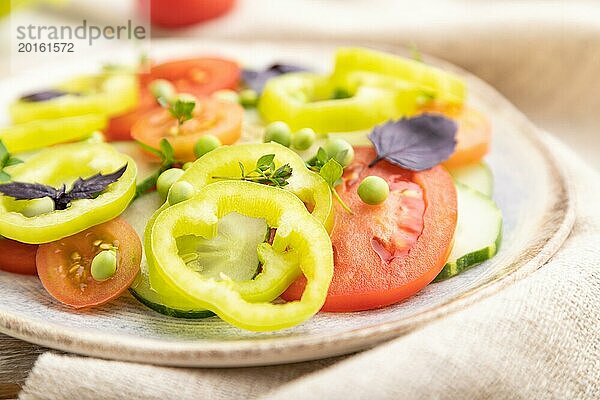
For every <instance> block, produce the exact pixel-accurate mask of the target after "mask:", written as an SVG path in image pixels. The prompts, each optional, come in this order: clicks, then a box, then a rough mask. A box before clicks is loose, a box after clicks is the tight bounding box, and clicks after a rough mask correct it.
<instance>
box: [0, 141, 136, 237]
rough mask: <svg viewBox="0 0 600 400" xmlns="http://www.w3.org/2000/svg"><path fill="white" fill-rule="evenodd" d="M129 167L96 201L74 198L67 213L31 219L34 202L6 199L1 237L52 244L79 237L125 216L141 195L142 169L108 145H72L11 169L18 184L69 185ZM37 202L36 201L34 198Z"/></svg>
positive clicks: (1, 199)
mask: <svg viewBox="0 0 600 400" xmlns="http://www.w3.org/2000/svg"><path fill="white" fill-rule="evenodd" d="M124 164H127V169H126V171H125V173H124V174H123V175H122V176H121V178H119V180H118V181H117V182H114V183H112V184H110V185H109V186H108V187H107V188H106V189H105V190H104V191H103V192H102V193H101V194H100V195H99V196H97V197H96V198H93V199H79V200H73V201H72V202H71V203H70V205H69V206H68V207H67V208H66V209H64V210H55V211H51V212H48V213H45V214H41V215H37V216H32V217H27V216H25V215H23V213H22V212H21V211H23V210H24V209H25V207H27V205H28V204H29V203H30V200H15V199H13V198H12V197H9V196H4V195H0V235H1V236H4V237H7V238H10V239H13V240H17V241H19V242H23V243H33V244H38V243H48V242H53V241H55V240H59V239H62V238H64V237H67V236H71V235H74V234H75V233H78V232H81V231H83V230H85V229H87V228H89V227H91V226H95V225H98V224H101V223H103V222H106V221H108V220H111V219H113V218H115V217H117V216H118V215H120V214H121V213H122V212H123V211H124V210H125V209H126V208H127V206H128V205H129V202H130V201H131V199H132V198H133V196H134V194H135V179H136V174H137V167H136V164H135V162H134V161H133V160H132V159H131V158H130V157H128V156H126V155H124V154H121V153H119V152H118V151H117V150H116V149H115V148H113V147H112V146H109V145H107V144H104V143H85V142H80V143H72V144H64V145H59V146H54V147H52V148H48V149H45V150H42V151H40V152H39V153H37V154H35V155H34V156H32V157H31V158H29V159H28V160H27V161H25V162H24V163H22V164H18V165H15V166H12V167H9V173H10V175H11V177H12V180H13V181H18V182H31V183H42V184H45V185H50V186H52V187H55V188H60V187H61V186H62V185H66V186H67V187H69V186H70V185H71V184H72V183H73V182H74V181H75V180H76V179H78V178H80V177H82V178H88V177H90V176H92V175H95V174H97V173H98V172H101V173H104V174H107V173H110V172H114V171H115V170H117V169H119V168H121V167H122V166H123V165H124ZM31 201H33V200H31Z"/></svg>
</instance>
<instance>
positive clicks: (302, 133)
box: [292, 128, 317, 150]
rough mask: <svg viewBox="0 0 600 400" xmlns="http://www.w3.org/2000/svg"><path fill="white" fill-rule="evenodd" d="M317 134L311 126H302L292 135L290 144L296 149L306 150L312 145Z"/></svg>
mask: <svg viewBox="0 0 600 400" xmlns="http://www.w3.org/2000/svg"><path fill="white" fill-rule="evenodd" d="M316 137H317V134H316V133H315V131H313V130H312V129H311V128H303V129H300V130H299V131H297V132H296V133H294V135H293V136H292V146H293V147H294V148H295V149H298V150H306V149H308V148H309V147H310V146H312V145H313V143H314V142H315V139H316Z"/></svg>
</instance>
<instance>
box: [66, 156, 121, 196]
mask: <svg viewBox="0 0 600 400" xmlns="http://www.w3.org/2000/svg"><path fill="white" fill-rule="evenodd" d="M126 169H127V164H125V165H124V166H122V167H121V168H119V169H118V170H117V171H115V172H113V173H110V174H107V175H102V174H100V173H98V174H96V175H94V176H91V177H89V178H87V179H83V178H78V179H77V180H76V181H75V182H73V187H72V188H71V190H69V191H68V192H67V193H66V194H65V196H66V197H67V198H68V200H69V201H71V200H75V199H93V198H94V197H96V195H97V194H98V193H100V192H102V191H103V190H104V189H106V187H107V186H108V185H110V184H111V183H114V182H116V181H117V180H118V179H119V178H120V177H121V176H123V174H124V173H125V170H126Z"/></svg>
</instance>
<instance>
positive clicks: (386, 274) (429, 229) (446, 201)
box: [282, 147, 456, 312]
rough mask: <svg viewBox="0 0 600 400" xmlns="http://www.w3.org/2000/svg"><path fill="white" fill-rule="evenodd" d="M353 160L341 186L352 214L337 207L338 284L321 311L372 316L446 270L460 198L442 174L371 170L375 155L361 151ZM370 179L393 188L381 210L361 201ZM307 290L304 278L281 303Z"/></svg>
mask: <svg viewBox="0 0 600 400" xmlns="http://www.w3.org/2000/svg"><path fill="white" fill-rule="evenodd" d="M355 153H356V154H355V160H354V163H353V164H352V165H351V166H349V167H348V168H346V172H345V174H344V177H343V180H344V182H343V183H342V184H341V185H339V186H338V187H337V191H338V194H339V195H340V197H342V199H343V200H344V201H345V202H346V204H348V205H349V206H350V207H351V208H352V210H353V211H354V214H352V215H351V214H349V213H347V212H345V211H343V210H342V209H341V207H339V205H337V206H336V222H335V226H334V229H333V232H332V235H331V241H332V244H333V248H334V264H335V267H334V277H333V281H332V283H331V286H330V288H329V293H328V296H327V300H326V301H325V305H324V306H323V310H324V311H339V312H345V311H359V310H369V309H373V308H379V307H383V306H386V305H389V304H393V303H397V302H399V301H401V300H403V299H405V298H407V297H410V296H412V295H413V294H415V293H416V292H418V291H419V290H421V289H422V288H424V287H425V286H426V285H427V284H429V283H430V282H431V281H432V280H433V279H434V278H435V276H436V275H437V274H438V273H439V271H440V270H441V269H442V268H443V267H444V263H445V262H446V259H447V257H448V254H449V251H450V250H451V247H452V240H453V236H454V230H455V227H456V191H455V189H454V184H453V182H452V178H451V177H450V175H449V174H448V172H447V171H446V170H445V169H444V168H443V167H440V166H437V167H434V168H432V169H430V170H427V171H422V172H412V171H408V170H405V169H402V168H400V167H397V166H394V165H392V164H390V163H388V162H386V161H381V162H379V163H377V164H376V165H375V166H374V167H372V168H369V167H368V166H367V165H368V164H369V162H370V161H371V160H373V159H374V158H375V152H374V150H373V149H372V148H368V147H360V148H356V149H355ZM368 175H376V176H380V177H382V178H384V179H385V180H386V181H387V182H388V184H389V186H390V195H389V196H388V198H387V200H386V201H385V202H384V203H382V204H380V205H377V206H370V205H367V204H365V203H363V202H362V201H361V200H360V198H359V197H358V194H357V192H356V190H357V188H358V185H359V184H360V182H361V181H362V179H363V178H364V177H366V176H368ZM303 286H304V278H300V279H299V280H297V281H296V282H294V284H292V286H290V288H288V290H287V291H286V292H285V293H284V295H283V296H282V297H283V298H284V299H286V300H293V299H297V298H299V297H300V296H301V295H302V289H303Z"/></svg>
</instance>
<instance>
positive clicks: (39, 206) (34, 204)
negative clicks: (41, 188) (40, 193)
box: [21, 197, 54, 218]
mask: <svg viewBox="0 0 600 400" xmlns="http://www.w3.org/2000/svg"><path fill="white" fill-rule="evenodd" d="M52 211H54V201H53V200H52V199H51V198H50V197H42V198H41V199H33V200H28V201H27V205H26V206H25V207H24V208H23V209H22V210H21V214H23V215H24V216H26V217H27V218H31V217H37V216H38V215H43V214H48V213H51V212H52Z"/></svg>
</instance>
